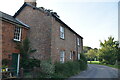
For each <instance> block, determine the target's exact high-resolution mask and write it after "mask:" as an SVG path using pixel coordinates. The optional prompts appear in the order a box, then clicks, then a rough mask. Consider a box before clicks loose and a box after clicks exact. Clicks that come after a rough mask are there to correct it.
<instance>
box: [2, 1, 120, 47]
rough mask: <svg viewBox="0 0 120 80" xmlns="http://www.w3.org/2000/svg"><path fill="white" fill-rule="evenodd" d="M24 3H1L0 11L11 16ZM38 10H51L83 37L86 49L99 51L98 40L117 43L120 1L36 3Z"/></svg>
mask: <svg viewBox="0 0 120 80" xmlns="http://www.w3.org/2000/svg"><path fill="white" fill-rule="evenodd" d="M23 3H24V0H1V1H0V11H2V12H5V13H7V14H10V15H14V14H15V12H16V11H17V10H18V9H19V8H20V7H21V6H22V5H23ZM37 7H44V8H47V9H52V10H53V11H54V12H57V13H58V15H59V16H60V19H61V20H62V21H64V22H65V23H66V24H67V25H68V26H69V27H71V28H72V29H73V30H75V31H76V32H77V33H78V34H80V35H81V36H82V37H83V38H84V39H83V44H84V46H90V47H92V48H99V43H100V42H99V40H101V41H103V40H105V39H107V38H108V37H109V36H113V37H115V40H118V0H37Z"/></svg>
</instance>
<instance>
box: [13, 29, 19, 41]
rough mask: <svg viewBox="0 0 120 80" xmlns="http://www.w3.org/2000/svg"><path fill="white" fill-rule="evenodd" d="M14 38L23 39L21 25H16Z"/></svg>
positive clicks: (16, 39)
mask: <svg viewBox="0 0 120 80" xmlns="http://www.w3.org/2000/svg"><path fill="white" fill-rule="evenodd" d="M14 40H15V41H20V40H21V28H20V27H15V32H14Z"/></svg>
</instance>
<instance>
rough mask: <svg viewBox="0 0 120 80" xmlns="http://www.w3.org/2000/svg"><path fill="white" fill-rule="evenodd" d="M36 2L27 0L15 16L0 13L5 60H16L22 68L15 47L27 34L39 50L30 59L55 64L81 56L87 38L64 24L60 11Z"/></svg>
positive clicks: (0, 30) (33, 45)
mask: <svg viewBox="0 0 120 80" xmlns="http://www.w3.org/2000/svg"><path fill="white" fill-rule="evenodd" d="M36 4H37V3H36V0H25V3H24V4H23V6H22V7H21V8H20V9H19V10H18V11H17V12H16V13H15V15H14V16H10V15H8V14H6V13H3V12H0V14H1V15H0V23H1V24H2V25H1V26H0V27H1V29H0V37H1V38H0V41H1V44H2V46H0V48H1V49H2V59H8V60H12V62H13V63H16V65H17V67H18V65H19V57H20V55H19V50H17V49H16V48H15V46H16V42H21V41H23V40H24V39H25V38H26V37H28V38H29V40H30V42H31V47H32V48H33V49H36V50H37V51H36V52H35V53H32V54H31V55H30V58H35V59H39V60H51V61H52V62H53V63H54V62H62V63H64V62H66V61H74V60H78V59H80V53H82V50H83V37H81V36H80V35H79V34H77V33H76V32H75V31H74V30H72V29H71V28H70V27H69V26H68V25H67V24H66V23H64V22H63V21H62V20H61V19H60V18H59V16H58V15H57V13H56V12H51V11H50V10H47V9H44V8H43V7H39V8H38V7H36ZM15 61H16V62H15Z"/></svg>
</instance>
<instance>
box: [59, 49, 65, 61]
mask: <svg viewBox="0 0 120 80" xmlns="http://www.w3.org/2000/svg"><path fill="white" fill-rule="evenodd" d="M64 61H65V51H60V62H61V63H64Z"/></svg>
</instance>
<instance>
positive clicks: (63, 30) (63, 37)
mask: <svg viewBox="0 0 120 80" xmlns="http://www.w3.org/2000/svg"><path fill="white" fill-rule="evenodd" d="M60 38H61V39H65V28H64V27H62V26H60Z"/></svg>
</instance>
